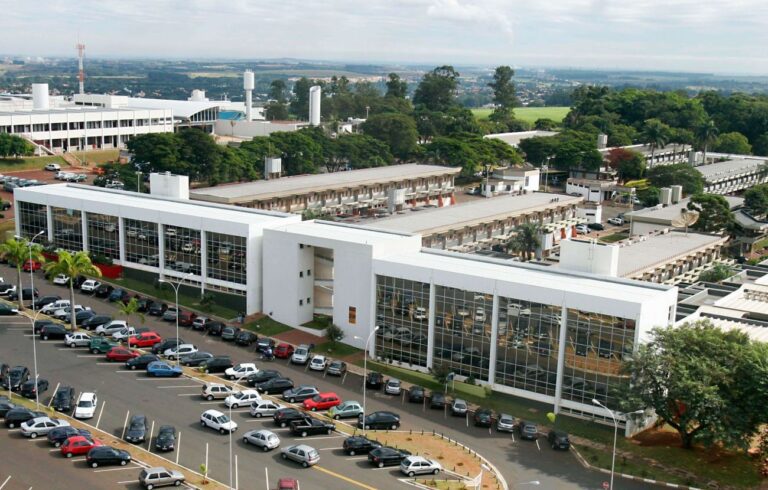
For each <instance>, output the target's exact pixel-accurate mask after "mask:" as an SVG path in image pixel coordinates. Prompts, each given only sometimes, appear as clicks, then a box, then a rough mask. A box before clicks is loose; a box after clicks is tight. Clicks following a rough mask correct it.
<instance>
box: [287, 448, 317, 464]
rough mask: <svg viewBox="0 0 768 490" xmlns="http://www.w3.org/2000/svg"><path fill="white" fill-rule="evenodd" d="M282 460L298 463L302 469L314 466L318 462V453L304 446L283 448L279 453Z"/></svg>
mask: <svg viewBox="0 0 768 490" xmlns="http://www.w3.org/2000/svg"><path fill="white" fill-rule="evenodd" d="M280 456H281V457H282V458H283V459H290V460H291V461H295V462H297V463H299V464H300V465H301V466H303V467H304V468H308V467H310V466H313V465H316V464H317V463H318V462H319V461H320V453H319V452H318V451H317V450H316V449H315V448H313V447H311V446H307V445H306V444H296V445H295V446H288V447H284V448H283V449H282V451H281V453H280Z"/></svg>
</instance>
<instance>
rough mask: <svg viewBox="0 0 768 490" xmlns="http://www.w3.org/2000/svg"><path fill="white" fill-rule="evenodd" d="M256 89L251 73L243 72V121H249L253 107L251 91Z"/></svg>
mask: <svg viewBox="0 0 768 490" xmlns="http://www.w3.org/2000/svg"><path fill="white" fill-rule="evenodd" d="M255 87H256V85H255V82H254V79H253V72H252V71H251V70H245V73H243V89H244V90H245V120H246V121H250V120H251V106H252V105H253V89H254V88H255Z"/></svg>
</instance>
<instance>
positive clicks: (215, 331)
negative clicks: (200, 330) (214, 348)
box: [205, 320, 226, 336]
mask: <svg viewBox="0 0 768 490" xmlns="http://www.w3.org/2000/svg"><path fill="white" fill-rule="evenodd" d="M225 326H226V325H224V324H223V323H221V322H217V321H214V320H209V321H207V322H206V323H205V330H206V331H207V332H208V335H215V336H221V332H223V331H224V327H225Z"/></svg>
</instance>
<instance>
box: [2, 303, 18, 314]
mask: <svg viewBox="0 0 768 490" xmlns="http://www.w3.org/2000/svg"><path fill="white" fill-rule="evenodd" d="M18 314H19V310H18V309H17V308H14V307H13V306H9V305H7V304H5V303H0V316H11V315H18Z"/></svg>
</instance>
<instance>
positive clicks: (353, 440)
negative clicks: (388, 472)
mask: <svg viewBox="0 0 768 490" xmlns="http://www.w3.org/2000/svg"><path fill="white" fill-rule="evenodd" d="M341 447H342V449H343V450H344V452H345V453H346V454H349V455H350V456H354V455H355V454H367V453H369V452H371V451H373V450H374V449H378V448H380V447H381V444H379V443H378V442H377V441H372V440H370V439H368V438H367V437H362V436H352V437H347V438H346V439H344V444H343V445H342V446H341Z"/></svg>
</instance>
